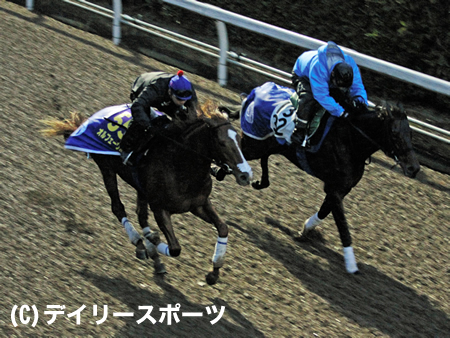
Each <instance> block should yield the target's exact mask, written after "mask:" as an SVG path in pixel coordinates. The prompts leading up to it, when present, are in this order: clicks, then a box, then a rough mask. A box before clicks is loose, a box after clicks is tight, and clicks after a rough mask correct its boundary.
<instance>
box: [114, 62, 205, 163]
mask: <svg viewBox="0 0 450 338" xmlns="http://www.w3.org/2000/svg"><path fill="white" fill-rule="evenodd" d="M130 99H131V101H132V105H131V115H132V117H133V120H132V122H131V123H130V126H129V127H128V130H127V132H126V133H125V135H124V136H123V138H122V141H121V143H120V147H121V149H122V154H121V157H122V159H123V163H124V164H127V163H128V164H131V163H130V161H129V160H130V157H131V155H132V154H133V152H134V151H135V150H137V148H138V147H139V145H140V141H141V139H142V137H143V136H144V134H145V132H146V131H148V130H149V129H150V127H152V122H151V121H152V119H153V118H154V117H155V116H153V115H154V114H155V113H154V111H153V109H151V108H156V109H157V110H159V111H161V112H163V113H165V114H167V115H168V116H169V117H171V118H180V119H183V120H184V119H186V118H187V113H188V112H196V106H197V102H198V101H197V95H196V93H195V89H194V87H193V85H192V83H191V82H190V81H189V80H188V78H187V77H186V76H185V75H184V72H183V71H182V70H179V71H178V72H177V74H176V75H174V74H169V73H164V72H150V73H144V74H141V75H140V76H139V77H138V78H137V79H136V80H135V81H134V83H133V86H132V88H131V93H130Z"/></svg>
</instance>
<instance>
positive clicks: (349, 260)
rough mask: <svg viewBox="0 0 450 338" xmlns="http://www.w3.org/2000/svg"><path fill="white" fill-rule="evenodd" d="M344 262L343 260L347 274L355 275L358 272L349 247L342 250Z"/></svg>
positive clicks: (353, 255) (351, 249)
mask: <svg viewBox="0 0 450 338" xmlns="http://www.w3.org/2000/svg"><path fill="white" fill-rule="evenodd" d="M344 260H345V269H346V270H347V272H348V273H355V272H357V271H358V266H357V265H356V259H355V254H354V253H353V248H352V247H351V246H348V247H346V248H344Z"/></svg>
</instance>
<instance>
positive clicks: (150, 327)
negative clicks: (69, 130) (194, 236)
mask: <svg viewBox="0 0 450 338" xmlns="http://www.w3.org/2000/svg"><path fill="white" fill-rule="evenodd" d="M79 274H80V275H81V276H82V277H83V278H84V279H86V280H88V281H90V282H91V283H92V284H93V285H95V286H96V287H97V288H99V289H100V290H102V291H103V292H105V293H108V294H109V295H111V297H113V298H115V299H117V300H118V301H120V302H121V303H124V304H126V305H127V306H128V309H122V310H123V311H128V312H134V316H133V317H124V318H123V321H124V322H126V325H125V326H124V327H122V328H121V329H120V330H119V331H118V332H117V334H116V336H117V337H123V336H135V337H144V336H149V335H151V337H167V336H168V335H170V336H172V337H184V336H186V334H187V333H189V336H190V337H208V336H209V337H213V336H217V337H222V336H224V337H226V336H229V337H264V334H262V333H261V332H260V331H258V330H257V329H256V328H255V327H254V326H253V324H252V323H251V322H249V321H248V320H247V319H246V318H245V317H244V316H243V315H242V314H241V313H240V312H239V311H237V310H235V309H233V308H232V307H231V306H230V305H229V304H228V303H227V302H226V301H224V300H222V299H219V298H214V299H211V304H207V305H201V304H195V303H192V302H190V301H189V300H188V299H187V298H186V296H185V295H184V294H183V293H181V292H180V291H178V290H177V289H176V288H174V287H173V286H172V285H170V284H168V283H167V282H166V281H165V279H164V276H154V277H153V278H152V282H154V283H155V284H156V285H158V286H159V287H160V288H161V289H162V290H163V294H160V293H154V292H151V291H148V290H145V289H143V288H138V287H136V286H135V285H133V284H131V283H130V281H129V280H126V279H122V278H109V277H106V276H104V275H98V274H96V273H93V272H90V271H87V270H84V271H80V272H79ZM176 304H180V309H179V311H178V319H179V322H178V323H176V322H175V319H174V317H173V314H172V324H171V325H169V324H168V321H167V319H168V315H166V317H165V318H163V320H162V321H161V322H160V319H161V316H162V314H163V313H164V312H163V311H160V308H167V307H168V306H169V305H170V306H171V307H172V308H174V307H175V305H176ZM213 305H215V306H216V309H217V312H214V309H212V306H213ZM139 306H153V309H152V311H151V312H150V313H149V314H147V312H148V310H147V309H142V310H139ZM222 306H223V307H225V313H226V317H227V318H231V319H232V322H231V321H229V320H227V319H225V318H224V317H225V316H224V317H221V318H220V319H219V321H218V322H217V323H215V324H219V323H220V325H213V324H211V323H210V322H211V321H213V320H214V319H216V318H217V317H218V315H219V312H220V309H221V308H222ZM207 307H209V308H210V309H209V310H210V312H211V314H208V313H207ZM117 312H119V311H117ZM183 312H201V313H202V314H203V316H202V317H183V316H182V313H183ZM165 313H167V312H165ZM145 315H148V316H151V317H152V318H153V319H154V320H155V321H156V322H155V324H152V322H151V321H150V320H148V319H147V320H145V321H143V322H142V323H140V324H138V323H137V321H138V320H140V319H141V318H142V317H144V316H145ZM109 316H112V313H110V314H109ZM98 319H100V316H99V318H98Z"/></svg>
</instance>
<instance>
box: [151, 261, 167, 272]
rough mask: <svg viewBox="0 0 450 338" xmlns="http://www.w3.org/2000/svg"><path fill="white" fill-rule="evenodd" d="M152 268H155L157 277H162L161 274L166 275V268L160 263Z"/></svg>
mask: <svg viewBox="0 0 450 338" xmlns="http://www.w3.org/2000/svg"><path fill="white" fill-rule="evenodd" d="M154 267H155V273H156V274H157V275H163V274H165V273H167V270H166V266H165V265H164V264H163V263H161V262H160V263H157V262H155V264H154Z"/></svg>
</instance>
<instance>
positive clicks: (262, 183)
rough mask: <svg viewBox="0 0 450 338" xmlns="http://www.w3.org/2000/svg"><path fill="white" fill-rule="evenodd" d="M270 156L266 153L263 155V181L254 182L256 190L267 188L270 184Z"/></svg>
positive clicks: (253, 185)
mask: <svg viewBox="0 0 450 338" xmlns="http://www.w3.org/2000/svg"><path fill="white" fill-rule="evenodd" d="M269 156H270V155H264V156H263V157H261V170H262V173H261V181H256V182H253V183H252V187H253V188H254V189H256V190H261V189H265V188H267V187H268V186H269V185H270V181H269Z"/></svg>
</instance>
